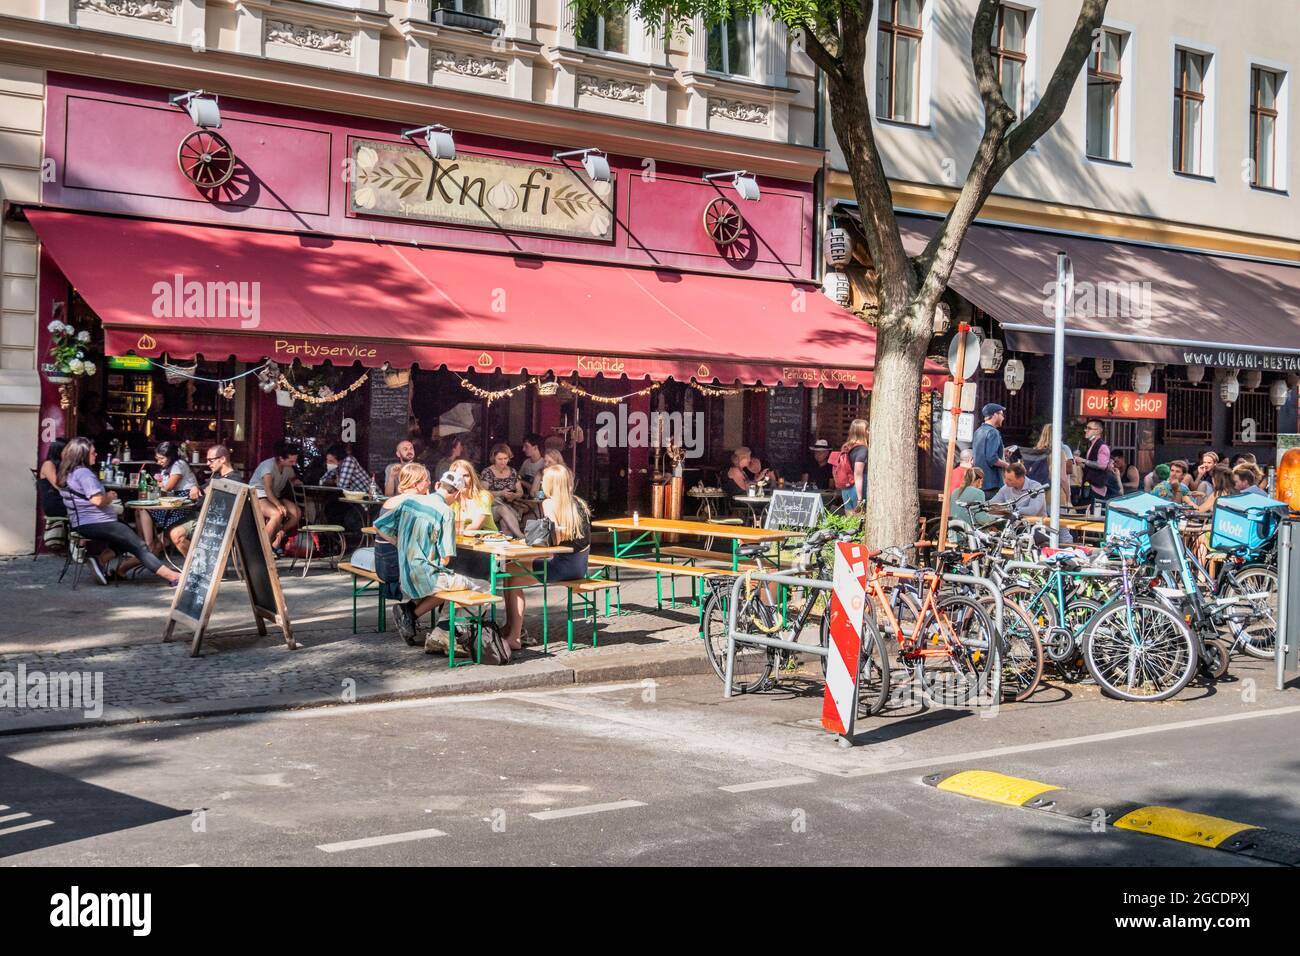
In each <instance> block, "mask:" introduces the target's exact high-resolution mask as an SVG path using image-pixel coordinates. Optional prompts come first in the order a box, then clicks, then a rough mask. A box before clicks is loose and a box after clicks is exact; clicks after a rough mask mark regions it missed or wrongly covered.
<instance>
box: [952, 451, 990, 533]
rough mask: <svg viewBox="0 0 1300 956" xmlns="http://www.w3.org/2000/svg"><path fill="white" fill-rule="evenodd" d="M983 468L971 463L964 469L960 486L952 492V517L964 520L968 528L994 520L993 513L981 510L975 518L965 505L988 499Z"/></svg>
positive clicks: (956, 519) (981, 502) (955, 519)
mask: <svg viewBox="0 0 1300 956" xmlns="http://www.w3.org/2000/svg"><path fill="white" fill-rule="evenodd" d="M983 484H984V469H982V468H980V467H978V466H976V465H971V466H970V467H969V468H967V469H966V474H965V476H964V477H963V478H962V480H961V487H960V488H958V489H957V490H956V491H954V492H953V493H952V511H951V512H950V514H951V515H952V519H953V520H954V521H962V522H965V523H966V525H967V526H968V527H970V528H978V527H980V526H981V525H986V524H988V523H990V522H992V521H996V520H997V518H995V517H994V516H993V515H991V514H988V513H987V512H983V513H981V514H980V516H979V518H978V519H977V518H976V517H975V516H974V515H972V514H971V512H970V509H969V508H967V507H966V506H967V505H970V504H975V503H977V502H978V503H980V504H983V503H984V502H985V501H987V500H988V496H987V495H985V494H984V489H983V487H982V486H983Z"/></svg>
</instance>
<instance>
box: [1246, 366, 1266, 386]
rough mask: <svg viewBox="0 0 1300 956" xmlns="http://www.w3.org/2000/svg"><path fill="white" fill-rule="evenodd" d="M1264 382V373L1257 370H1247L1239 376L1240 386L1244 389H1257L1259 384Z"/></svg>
mask: <svg viewBox="0 0 1300 956" xmlns="http://www.w3.org/2000/svg"><path fill="white" fill-rule="evenodd" d="M1263 380H1264V373H1263V372H1261V371H1260V370H1259V369H1257V368H1252V369H1248V370H1247V371H1246V372H1245V374H1243V375H1242V376H1241V384H1242V385H1244V386H1246V388H1259V383H1260V382H1262V381H1263Z"/></svg>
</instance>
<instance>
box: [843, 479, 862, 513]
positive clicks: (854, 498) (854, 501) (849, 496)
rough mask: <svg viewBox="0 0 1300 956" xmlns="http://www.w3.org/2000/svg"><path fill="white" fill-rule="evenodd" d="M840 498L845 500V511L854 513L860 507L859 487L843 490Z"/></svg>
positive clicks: (854, 486)
mask: <svg viewBox="0 0 1300 956" xmlns="http://www.w3.org/2000/svg"><path fill="white" fill-rule="evenodd" d="M840 497H841V498H843V499H844V510H845V511H852V510H853V509H854V508H856V507H857V506H858V486H857V485H849V486H848V487H847V488H841V489H840Z"/></svg>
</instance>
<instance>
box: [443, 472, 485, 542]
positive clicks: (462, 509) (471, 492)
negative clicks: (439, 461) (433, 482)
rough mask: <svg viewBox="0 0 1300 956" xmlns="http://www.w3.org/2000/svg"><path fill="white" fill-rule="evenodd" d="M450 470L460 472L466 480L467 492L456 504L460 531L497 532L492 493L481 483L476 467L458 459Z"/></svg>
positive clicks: (464, 492) (465, 491) (461, 495)
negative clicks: (493, 515)
mask: <svg viewBox="0 0 1300 956" xmlns="http://www.w3.org/2000/svg"><path fill="white" fill-rule="evenodd" d="M448 470H449V471H454V472H458V473H459V474H460V476H461V477H462V478H464V479H465V490H464V491H463V492H461V494H460V498H459V499H458V500H457V503H456V512H457V515H456V517H457V519H458V525H457V526H458V527H459V528H460V530H461V531H462V532H464V531H496V530H497V523H496V519H494V518H493V517H492V504H493V500H492V492H490V491H488V490H487V489H486V488H484V487H483V485H482V483H480V482H479V480H478V474H477V473H476V472H475V471H474V465H473V464H472V463H471V462H469V461H466V460H465V459H464V458H458V459H456V460H455V461H453V462H452V463H451V468H449V469H448Z"/></svg>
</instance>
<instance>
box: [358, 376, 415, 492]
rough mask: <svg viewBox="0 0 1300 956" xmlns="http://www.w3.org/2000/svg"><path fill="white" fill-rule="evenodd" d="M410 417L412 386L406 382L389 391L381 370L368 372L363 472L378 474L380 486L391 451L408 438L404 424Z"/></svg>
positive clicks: (393, 457)
mask: <svg viewBox="0 0 1300 956" xmlns="http://www.w3.org/2000/svg"><path fill="white" fill-rule="evenodd" d="M410 415H411V386H410V383H409V381H408V382H407V383H405V384H403V385H399V386H397V387H396V388H390V387H389V386H388V385H387V384H385V381H384V372H383V370H382V369H377V368H376V369H371V370H370V431H369V432H368V433H367V437H368V444H367V446H366V449H367V454H366V458H367V463H366V470H367V471H368V472H370V473H371V474H372V475H378V476H379V480H380V482H381V483H382V482H383V480H384V469H385V468H387V467H388V465H389V464H390V463H391V462H393V461H395V460H396V458H395V456H394V454H393V450H394V449H395V448H397V443H398V442H399V441H401V440H402V439H403V438H405V437H407V421H408V419H409V418H410Z"/></svg>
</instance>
